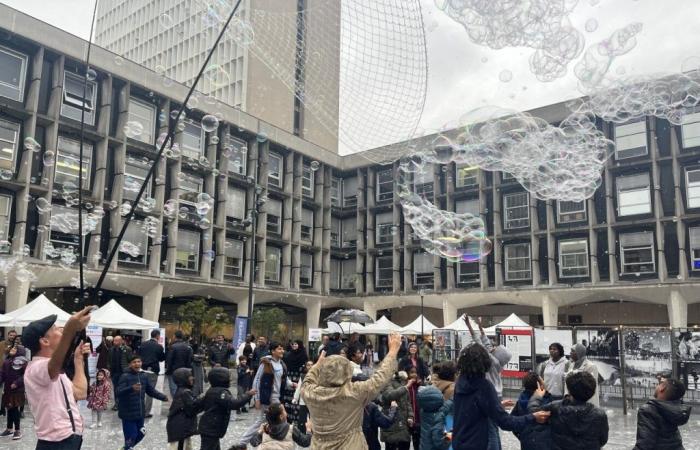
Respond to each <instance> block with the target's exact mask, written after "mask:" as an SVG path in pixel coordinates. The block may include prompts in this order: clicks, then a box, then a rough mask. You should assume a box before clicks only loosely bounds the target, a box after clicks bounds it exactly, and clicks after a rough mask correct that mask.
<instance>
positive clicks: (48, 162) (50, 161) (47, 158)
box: [43, 150, 56, 167]
mask: <svg viewBox="0 0 700 450" xmlns="http://www.w3.org/2000/svg"><path fill="white" fill-rule="evenodd" d="M43 160H44V167H51V166H53V165H54V164H55V163H56V154H55V153H54V151H53V150H46V151H45V152H44V157H43Z"/></svg>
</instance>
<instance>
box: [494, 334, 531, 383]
mask: <svg viewBox="0 0 700 450" xmlns="http://www.w3.org/2000/svg"><path fill="white" fill-rule="evenodd" d="M500 332H501V345H502V346H504V347H505V348H507V349H508V351H509V352H510V353H511V355H513V356H512V358H511V359H510V362H509V363H508V364H506V367H504V368H503V376H505V377H511V378H524V377H525V375H527V373H528V372H530V371H531V370H533V368H534V366H533V359H534V355H533V354H532V344H533V341H532V334H533V333H532V329H522V328H521V329H511V330H509V329H501V330H500Z"/></svg>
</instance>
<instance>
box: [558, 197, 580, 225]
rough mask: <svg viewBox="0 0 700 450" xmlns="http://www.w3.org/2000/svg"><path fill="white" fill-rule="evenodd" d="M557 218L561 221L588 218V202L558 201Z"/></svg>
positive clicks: (575, 220)
mask: <svg viewBox="0 0 700 450" xmlns="http://www.w3.org/2000/svg"><path fill="white" fill-rule="evenodd" d="M557 218H558V220H559V223H569V222H580V221H582V220H586V202H585V201H582V202H563V201H557Z"/></svg>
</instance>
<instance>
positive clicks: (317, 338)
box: [309, 328, 323, 342]
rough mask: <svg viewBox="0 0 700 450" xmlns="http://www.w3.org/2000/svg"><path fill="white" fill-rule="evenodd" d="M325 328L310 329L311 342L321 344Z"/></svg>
mask: <svg viewBox="0 0 700 450" xmlns="http://www.w3.org/2000/svg"><path fill="white" fill-rule="evenodd" d="M322 337H323V328H309V342H321V338H322Z"/></svg>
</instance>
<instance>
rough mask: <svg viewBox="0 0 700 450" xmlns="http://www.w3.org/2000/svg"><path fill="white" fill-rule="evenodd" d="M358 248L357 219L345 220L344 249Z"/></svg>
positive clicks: (349, 218)
mask: <svg viewBox="0 0 700 450" xmlns="http://www.w3.org/2000/svg"><path fill="white" fill-rule="evenodd" d="M352 247H357V219H356V218H355V217H348V218H347V219H343V248H352Z"/></svg>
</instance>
